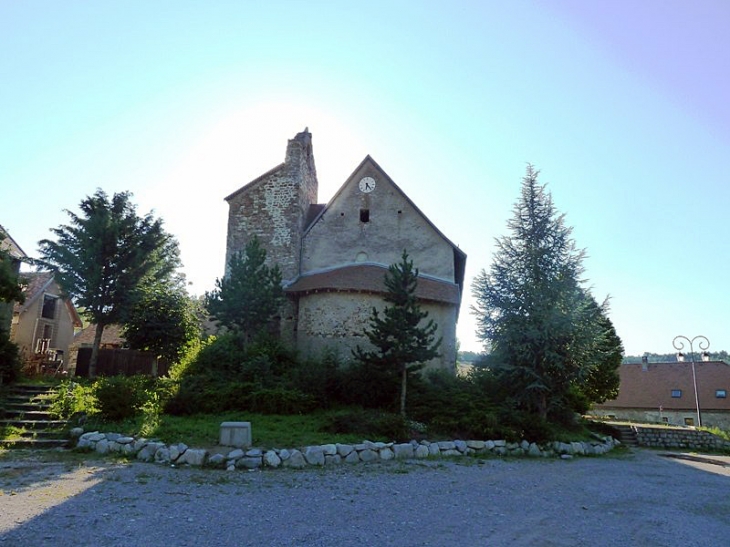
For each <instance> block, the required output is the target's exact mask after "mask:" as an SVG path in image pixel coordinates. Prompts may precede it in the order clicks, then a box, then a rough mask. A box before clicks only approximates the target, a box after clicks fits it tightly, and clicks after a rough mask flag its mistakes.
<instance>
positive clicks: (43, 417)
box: [0, 384, 68, 449]
mask: <svg viewBox="0 0 730 547" xmlns="http://www.w3.org/2000/svg"><path fill="white" fill-rule="evenodd" d="M53 393H54V389H53V386H48V385H25V384H15V385H13V386H11V387H10V388H9V390H8V392H7V396H6V397H4V398H3V400H2V401H0V418H2V419H0V431H3V432H4V433H3V434H0V448H33V449H38V448H62V447H65V446H66V445H67V443H68V440H67V439H66V437H65V434H64V428H65V427H66V424H67V423H68V422H67V421H65V420H54V419H53V418H52V416H51V415H50V414H49V412H48V410H49V407H50V404H49V403H48V397H49V396H50V395H52V394H53ZM17 430H19V431H17Z"/></svg>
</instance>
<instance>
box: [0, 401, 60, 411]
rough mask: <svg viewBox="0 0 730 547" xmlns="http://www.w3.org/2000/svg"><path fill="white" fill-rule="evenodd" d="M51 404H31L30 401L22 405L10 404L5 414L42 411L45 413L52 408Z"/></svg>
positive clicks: (7, 405) (6, 407)
mask: <svg viewBox="0 0 730 547" xmlns="http://www.w3.org/2000/svg"><path fill="white" fill-rule="evenodd" d="M51 406H52V405H50V404H49V403H31V402H28V401H25V402H22V403H15V402H8V403H7V404H6V405H5V412H28V411H40V412H44V411H47V410H48V409H50V408H51Z"/></svg>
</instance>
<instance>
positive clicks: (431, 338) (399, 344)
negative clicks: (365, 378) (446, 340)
mask: <svg viewBox="0 0 730 547" xmlns="http://www.w3.org/2000/svg"><path fill="white" fill-rule="evenodd" d="M417 284H418V269H414V268H413V261H412V260H409V259H408V253H407V252H406V251H405V250H404V251H403V255H402V257H401V261H400V262H398V263H396V264H391V265H390V267H389V268H388V272H387V273H386V274H385V287H386V289H387V290H388V292H387V293H386V295H385V301H386V302H387V303H388V304H390V305H388V306H386V308H385V310H383V315H382V317H381V315H380V313H378V310H377V309H375V308H373V310H372V313H371V316H370V329H369V330H366V331H365V336H367V338H368V340H369V341H370V343H371V344H372V345H373V346H375V348H376V349H375V350H374V351H365V350H363V349H362V348H361V347H360V346H357V348H356V349H355V350H354V351H353V355H354V357H355V358H356V359H357V360H358V361H360V362H361V363H363V364H365V365H371V366H375V367H376V368H380V369H385V370H388V369H389V370H395V371H396V372H397V373H398V374H399V376H400V382H401V390H400V413H401V415H402V416H404V417H405V409H406V383H407V379H408V373H410V372H415V371H417V370H420V369H421V368H423V364H424V363H425V362H426V361H429V360H431V359H433V358H435V357H437V356H438V355H439V353H438V348H439V346H440V345H441V339H440V338H439V339H438V340H436V339H435V335H436V330H437V328H438V326H437V325H436V323H434V321H433V319H429V320H428V322H427V323H426V324H425V325H423V326H421V324H422V321H424V320H425V319H427V318H428V312H426V311H423V310H421V306H420V305H419V304H418V301H417V299H416V286H417Z"/></svg>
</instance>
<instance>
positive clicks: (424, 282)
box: [284, 264, 460, 305]
mask: <svg viewBox="0 0 730 547" xmlns="http://www.w3.org/2000/svg"><path fill="white" fill-rule="evenodd" d="M387 271H388V268H386V267H384V266H380V265H378V264H352V265H348V266H342V267H339V268H333V269H331V270H325V271H320V272H315V273H312V274H307V275H303V276H301V277H299V278H298V279H297V280H296V281H294V283H292V284H291V285H289V286H288V287H286V288H285V289H284V290H285V291H286V292H288V293H310V292H319V291H343V292H346V291H353V292H374V293H384V292H386V288H385V284H384V282H383V280H384V277H385V272H387ZM416 296H417V297H418V298H420V299H422V300H431V301H434V302H446V303H448V304H454V305H458V304H459V302H460V294H459V286H458V285H456V284H455V283H449V282H448V281H442V280H438V279H434V278H431V277H422V276H419V278H418V285H417V287H416Z"/></svg>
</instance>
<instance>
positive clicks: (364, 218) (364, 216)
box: [360, 209, 370, 222]
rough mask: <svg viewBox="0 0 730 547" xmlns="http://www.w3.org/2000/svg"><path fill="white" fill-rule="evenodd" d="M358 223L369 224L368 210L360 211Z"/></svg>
mask: <svg viewBox="0 0 730 547" xmlns="http://www.w3.org/2000/svg"><path fill="white" fill-rule="evenodd" d="M360 222H370V209H360Z"/></svg>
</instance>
